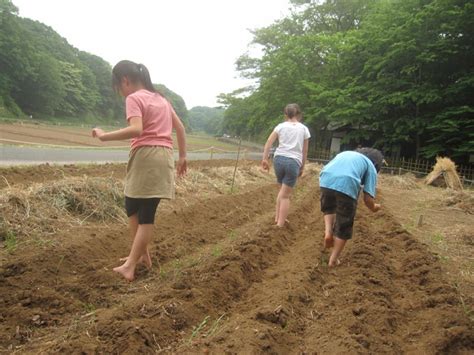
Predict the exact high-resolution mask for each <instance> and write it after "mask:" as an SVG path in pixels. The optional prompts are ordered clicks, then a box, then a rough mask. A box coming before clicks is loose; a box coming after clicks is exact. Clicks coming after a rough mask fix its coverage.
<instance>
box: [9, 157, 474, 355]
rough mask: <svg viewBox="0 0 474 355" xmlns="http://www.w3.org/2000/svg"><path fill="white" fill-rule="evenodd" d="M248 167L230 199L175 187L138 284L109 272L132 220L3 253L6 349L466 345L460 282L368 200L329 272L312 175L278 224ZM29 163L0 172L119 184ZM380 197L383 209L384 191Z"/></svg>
mask: <svg viewBox="0 0 474 355" xmlns="http://www.w3.org/2000/svg"><path fill="white" fill-rule="evenodd" d="M252 164H253V163H250V162H247V163H243V168H241V169H243V170H242V171H243V172H242V174H243V173H248V176H249V177H250V176H252V177H253V178H255V181H254V182H253V183H251V184H248V185H245V186H240V187H239V188H236V189H234V190H233V192H232V193H230V192H223V190H222V189H220V190H219V189H218V188H216V189H212V190H208V191H196V192H193V193H190V194H189V195H186V194H185V193H181V194H178V199H177V200H176V201H173V202H168V203H163V204H162V205H160V207H159V211H158V214H157V219H156V225H155V229H156V233H155V239H154V241H153V243H152V246H151V251H152V259H153V262H154V266H153V268H152V269H151V270H150V271H148V270H145V269H144V268H142V269H139V271H138V273H137V278H136V280H135V281H134V282H132V283H128V282H125V281H123V280H122V279H121V278H119V277H118V276H117V275H115V274H114V273H113V272H112V271H111V270H112V268H113V267H114V266H117V265H119V264H120V262H119V261H118V259H119V258H120V257H122V256H125V255H126V254H127V253H128V251H129V236H128V232H127V228H126V225H124V224H120V223H118V222H114V221H109V222H108V223H104V222H99V221H95V222H94V221H90V220H89V221H87V222H84V224H83V225H81V226H74V227H71V226H66V225H65V226H64V228H63V229H61V230H62V231H63V233H62V234H61V232H58V233H57V235H53V236H49V237H48V240H49V241H51V242H50V243H46V242H45V243H42V244H38V243H30V244H28V243H25V244H23V245H22V246H21V247H20V246H19V247H18V248H16V249H15V250H14V251H11V252H7V251H1V253H2V254H3V255H2V258H1V259H0V260H5V262H4V263H3V264H2V265H1V266H0V321H1V322H0V349H1V350H3V351H5V352H16V353H25V354H30V353H31V354H33V353H34V354H37V353H53V352H60V353H87V354H89V353H91V354H92V353H150V354H153V353H157V352H164V353H189V352H191V353H203V352H204V353H215V354H220V353H242V354H249V353H279V354H289V353H442V354H445V353H454V354H458V353H459V354H464V353H465V354H468V353H472V351H473V350H474V332H473V328H472V323H471V322H470V320H469V318H468V317H467V315H466V313H465V312H463V308H462V304H461V300H460V297H459V295H458V293H457V291H456V289H455V288H454V287H452V286H450V285H449V283H448V282H446V280H445V277H444V274H443V272H442V270H441V266H440V264H439V261H438V259H437V258H436V257H435V256H433V255H432V254H431V253H430V252H429V251H428V249H427V248H426V245H424V244H421V243H420V242H418V241H417V239H416V236H414V235H412V234H410V233H409V232H408V231H407V230H405V229H404V228H403V227H402V226H401V224H400V223H399V222H398V221H397V220H396V218H395V217H394V216H393V215H392V213H391V212H390V210H387V209H385V210H383V211H381V212H379V213H376V214H372V213H371V212H369V211H368V210H367V209H366V208H365V207H364V206H363V205H360V206H359V210H358V214H357V217H356V224H355V230H354V238H353V239H352V240H351V241H350V242H348V244H347V247H346V249H345V250H344V254H343V257H342V259H341V261H342V264H341V265H340V266H338V267H336V268H334V269H328V267H327V259H328V254H327V253H326V252H325V251H324V250H322V238H323V231H324V224H323V218H322V214H321V212H320V211H319V187H318V186H317V183H316V176H317V175H316V173H315V172H314V171H308V173H307V174H306V175H305V176H304V177H303V178H302V179H300V181H299V182H298V186H297V188H296V190H295V193H294V196H293V199H292V205H291V212H290V215H289V221H290V222H289V224H288V225H287V226H286V227H284V228H282V229H279V228H275V227H274V226H273V225H272V224H273V213H274V201H275V197H276V192H277V190H276V188H275V184H274V182H273V178H264V177H256V174H255V171H254V170H252V169H251V166H252ZM222 166H232V163H231V162H216V161H214V162H197V163H194V164H192V165H191V169H196V170H199V171H201V172H204V173H203V175H204V176H205V175H206V174H209V176H210V175H211V174H213V171H214V169H217V168H218V167H222ZM73 168H74V169H73ZM31 169H32V170H31V171H30V170H24V171H23V172H22V171H21V169H20V170H16V171H15V172H11V171H10V172H9V170H8V171H7V170H3V171H2V174H1V175H3V176H5V178H6V180H7V181H10V180H12V177H13V176H15V179H14V180H15V183H16V184H17V185H16V187H18V186H20V187H21V186H22V184H24V186H25V188H26V186H27V185H28V184H30V183H32V182H34V181H38V179H43V180H39V181H40V182H44V183H47V182H48V181H52V180H54V179H56V176H57V178H58V179H60V178H64V176H77V174H83V173H87V174H88V175H89V176H111V173H114V174H115V175H113V176H114V177H117V178H121V176H123V175H120V172H121V171H122V174H123V171H124V170H122V169H124V166H123V165H122V166H109V167H107V166H103V167H92V168H90V169H89V170H88V169H87V168H84V167H82V168H77V167H66V169H65V172H64V175H63V176H62V177H61V176H59V175H60V174H57V173H55V172H48V169H49V168H48V167H43V168H41V169H44V171H43V173H42V174H40V175H39V176H40V177H39V178H38V177H37V176H36V175H33V174H32V173H31V172H32V171H34V170H35V169H39V168H31ZM51 169H53V168H51ZM54 169H57V168H54ZM54 169H53V170H54ZM68 169H72V170H71V171H68ZM75 169H79V170H75ZM81 169H83V170H81ZM26 171H27V172H28V173H27V174H26V173H25V172H26ZM9 174H10V175H9ZM13 174H17V175H13ZM74 174H76V175H74ZM3 188H4V189H6V188H8V187H5V186H3ZM0 192H1V191H0ZM379 198H380V199H381V201H382V204H383V203H384V195H383V189H382V190H381V191H380V197H379ZM57 223H58V224H60V223H61V220H60V218H59V220H58V221H57ZM55 230H58V228H56V229H55ZM55 240H56V241H57V242H55Z"/></svg>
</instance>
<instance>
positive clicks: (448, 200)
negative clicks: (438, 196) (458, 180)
mask: <svg viewBox="0 0 474 355" xmlns="http://www.w3.org/2000/svg"><path fill="white" fill-rule="evenodd" d="M442 205H443V206H447V207H451V208H455V209H459V210H462V211H464V212H466V213H469V214H474V192H472V191H456V190H446V192H445V193H444V196H443V198H442Z"/></svg>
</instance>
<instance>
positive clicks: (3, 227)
mask: <svg viewBox="0 0 474 355" xmlns="http://www.w3.org/2000/svg"><path fill="white" fill-rule="evenodd" d="M123 201H124V197H123V183H122V182H121V181H119V180H116V179H112V178H91V177H83V178H66V179H62V180H56V181H54V182H47V183H43V184H34V185H32V186H30V187H29V188H28V189H18V188H15V187H7V188H5V189H3V190H1V192H0V213H1V216H2V218H1V220H0V236H1V235H6V234H7V233H9V232H10V233H14V234H15V235H17V236H34V235H37V234H41V235H52V234H55V233H56V232H58V230H61V229H63V228H64V227H65V226H68V227H70V226H80V225H83V224H84V223H85V222H87V221H89V220H90V221H95V222H97V221H99V222H106V221H110V220H113V221H115V222H119V223H126V216H125V213H124V211H123Z"/></svg>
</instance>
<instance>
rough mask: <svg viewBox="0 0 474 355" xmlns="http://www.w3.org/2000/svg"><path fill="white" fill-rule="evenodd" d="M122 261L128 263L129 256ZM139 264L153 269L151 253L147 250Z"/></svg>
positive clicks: (121, 259)
mask: <svg viewBox="0 0 474 355" xmlns="http://www.w3.org/2000/svg"><path fill="white" fill-rule="evenodd" d="M119 260H120V261H123V262H126V261H127V260H128V256H126V257H123V258H120V259H119ZM137 263H138V264H143V265H145V266H146V268H147V269H151V266H152V262H151V257H150V252H149V251H148V250H147V252H146V253H145V254H143V255H142V256H141V257H140V259H138V262H137Z"/></svg>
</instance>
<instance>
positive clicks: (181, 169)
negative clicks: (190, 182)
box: [171, 110, 188, 176]
mask: <svg viewBox="0 0 474 355" xmlns="http://www.w3.org/2000/svg"><path fill="white" fill-rule="evenodd" d="M171 111H172V120H173V129H174V130H175V131H176V138H177V139H178V150H179V159H178V165H177V167H176V170H177V172H178V176H183V175H184V174H186V171H187V169H188V167H187V162H186V131H185V129H184V125H183V122H181V120H180V119H179V117H178V115H177V114H176V112H174V110H171Z"/></svg>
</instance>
